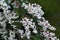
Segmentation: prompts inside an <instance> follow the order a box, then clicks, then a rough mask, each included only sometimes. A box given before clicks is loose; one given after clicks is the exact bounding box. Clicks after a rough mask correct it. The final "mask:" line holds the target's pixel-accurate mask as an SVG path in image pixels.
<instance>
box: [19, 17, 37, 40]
mask: <svg viewBox="0 0 60 40" xmlns="http://www.w3.org/2000/svg"><path fill="white" fill-rule="evenodd" d="M20 23H22V25H23V26H24V28H25V35H26V37H27V38H28V39H30V34H31V32H30V30H29V28H32V29H33V33H37V30H36V25H35V22H33V19H29V18H27V17H25V18H22V20H21V21H20Z"/></svg>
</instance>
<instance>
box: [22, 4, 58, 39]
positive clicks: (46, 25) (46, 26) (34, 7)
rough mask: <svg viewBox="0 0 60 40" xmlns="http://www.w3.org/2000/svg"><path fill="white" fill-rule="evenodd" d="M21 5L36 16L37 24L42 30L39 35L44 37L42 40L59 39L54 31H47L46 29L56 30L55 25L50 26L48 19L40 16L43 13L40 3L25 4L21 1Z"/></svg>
mask: <svg viewBox="0 0 60 40" xmlns="http://www.w3.org/2000/svg"><path fill="white" fill-rule="evenodd" d="M22 7H24V9H27V11H28V13H29V14H32V15H33V16H36V17H37V18H38V20H37V22H38V25H40V26H42V28H43V29H42V30H43V31H42V32H41V35H43V36H44V37H45V38H46V39H44V40H50V39H51V40H59V39H58V38H57V37H56V36H55V33H52V32H49V31H48V30H47V29H50V30H56V28H55V27H53V26H51V25H50V23H49V22H48V20H45V18H44V17H42V16H43V15H44V12H43V11H42V9H41V6H40V5H37V4H36V3H35V4H30V3H28V4H26V3H23V4H22Z"/></svg>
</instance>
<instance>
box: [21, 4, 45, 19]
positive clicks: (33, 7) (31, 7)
mask: <svg viewBox="0 0 60 40" xmlns="http://www.w3.org/2000/svg"><path fill="white" fill-rule="evenodd" d="M22 7H24V9H27V11H28V13H29V14H32V15H33V16H36V17H37V18H38V19H40V18H41V16H43V15H44V12H43V11H42V9H41V6H40V5H38V4H36V3H34V4H30V3H28V4H25V3H23V4H22Z"/></svg>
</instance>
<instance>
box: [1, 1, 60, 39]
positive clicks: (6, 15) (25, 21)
mask: <svg viewBox="0 0 60 40" xmlns="http://www.w3.org/2000/svg"><path fill="white" fill-rule="evenodd" d="M11 1H12V0H8V3H11ZM22 1H23V0H22ZM27 2H28V1H27ZM12 5H14V6H15V7H17V4H16V0H15V1H14V2H13V3H12ZM22 7H24V9H26V10H27V11H28V13H29V14H31V15H33V17H35V16H36V17H37V18H38V20H37V22H38V25H39V26H41V27H42V30H41V32H40V34H41V36H44V37H45V39H44V40H50V39H51V40H59V39H58V38H57V37H56V36H55V33H52V32H49V31H48V30H47V29H50V30H56V28H55V27H53V26H51V25H50V23H49V22H48V20H45V18H44V17H42V16H43V15H44V12H43V11H42V9H41V6H40V5H38V4H36V3H34V4H30V3H28V4H26V3H22ZM17 8H18V7H17ZM16 14H17V13H16V12H15V11H11V7H10V5H8V4H7V3H6V2H5V0H0V26H3V29H0V33H1V34H3V35H2V37H3V38H4V39H5V40H7V38H8V40H18V39H14V38H15V36H16V35H15V33H19V34H20V35H19V34H18V35H19V38H20V36H21V38H23V37H27V39H30V37H31V31H30V28H31V29H33V30H32V32H33V33H35V34H36V33H37V32H38V31H37V29H36V25H35V22H34V20H33V19H32V18H28V17H24V18H22V20H18V21H13V20H12V19H16V18H18V17H19V16H16ZM6 22H8V23H9V24H11V25H10V26H13V28H14V29H16V30H17V32H16V31H15V30H13V31H11V30H9V37H7V36H6V35H5V34H6V33H7V30H6V29H5V28H6ZM14 22H19V23H21V24H22V26H24V29H25V30H21V29H17V28H16V25H13V24H12V23H14Z"/></svg>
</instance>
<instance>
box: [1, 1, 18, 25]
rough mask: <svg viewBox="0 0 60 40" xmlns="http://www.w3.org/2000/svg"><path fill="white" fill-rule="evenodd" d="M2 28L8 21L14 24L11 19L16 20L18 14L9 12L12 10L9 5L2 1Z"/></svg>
mask: <svg viewBox="0 0 60 40" xmlns="http://www.w3.org/2000/svg"><path fill="white" fill-rule="evenodd" d="M0 5H1V6H0V24H1V25H0V26H6V23H5V22H6V21H9V23H10V24H11V23H12V20H11V19H16V18H18V16H16V12H14V11H12V12H11V10H9V8H11V7H10V6H9V5H7V4H6V2H5V0H0Z"/></svg>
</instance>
